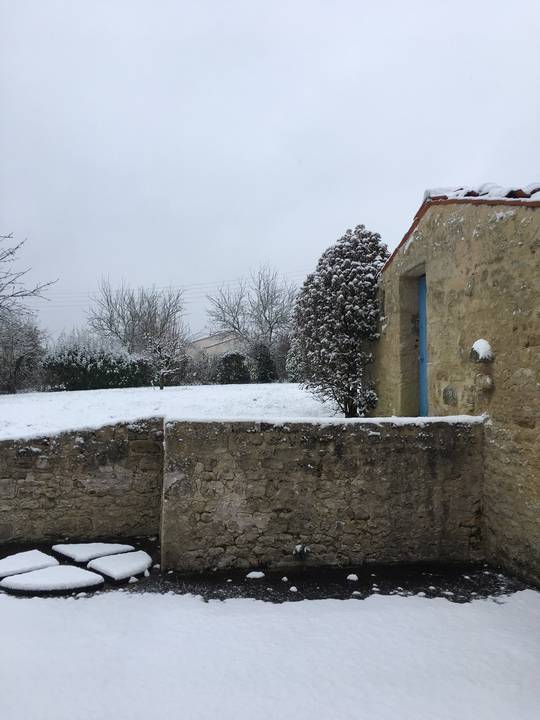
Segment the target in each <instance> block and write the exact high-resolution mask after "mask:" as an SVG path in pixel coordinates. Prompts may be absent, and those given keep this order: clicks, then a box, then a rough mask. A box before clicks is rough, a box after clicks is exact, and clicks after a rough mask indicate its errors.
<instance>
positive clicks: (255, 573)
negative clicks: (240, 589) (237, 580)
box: [246, 570, 264, 580]
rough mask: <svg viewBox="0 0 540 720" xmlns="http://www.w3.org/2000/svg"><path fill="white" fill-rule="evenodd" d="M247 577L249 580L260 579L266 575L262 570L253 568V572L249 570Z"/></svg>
mask: <svg viewBox="0 0 540 720" xmlns="http://www.w3.org/2000/svg"><path fill="white" fill-rule="evenodd" d="M246 577H247V579H248V580H260V579H261V578H263V577H264V573H263V572H261V571H260V570H252V571H251V572H248V574H247V575H246Z"/></svg>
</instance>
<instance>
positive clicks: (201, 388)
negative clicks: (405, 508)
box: [0, 383, 335, 440]
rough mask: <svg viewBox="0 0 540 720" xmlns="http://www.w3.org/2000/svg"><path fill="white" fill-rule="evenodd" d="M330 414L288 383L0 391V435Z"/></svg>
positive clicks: (4, 437) (44, 433)
mask: <svg viewBox="0 0 540 720" xmlns="http://www.w3.org/2000/svg"><path fill="white" fill-rule="evenodd" d="M333 415H335V411H334V409H333V408H332V407H331V406H330V405H324V404H323V403H320V402H319V401H318V400H316V398H314V397H313V395H310V394H309V393H307V392H305V391H304V390H302V389H301V388H300V387H299V386H298V385H295V384H292V383H274V384H271V385H255V384H254V385H186V386H180V387H168V388H165V389H164V390H159V389H156V388H127V389H125V390H85V391H78V392H55V393H51V392H49V393H26V394H20V395H0V440H5V439H9V438H26V437H36V436H39V435H51V434H54V433H58V432H63V431H68V430H75V429H79V430H80V429H83V428H97V427H102V426H103V425H110V424H112V423H116V422H122V421H127V422H131V421H133V420H140V419H141V418H148V417H154V416H164V417H167V418H170V419H173V420H183V419H189V420H192V419H194V420H205V419H209V420H214V419H222V418H229V419H242V418H245V419H249V420H264V419H268V420H282V419H283V418H284V417H286V418H317V417H329V416H330V417H331V416H333Z"/></svg>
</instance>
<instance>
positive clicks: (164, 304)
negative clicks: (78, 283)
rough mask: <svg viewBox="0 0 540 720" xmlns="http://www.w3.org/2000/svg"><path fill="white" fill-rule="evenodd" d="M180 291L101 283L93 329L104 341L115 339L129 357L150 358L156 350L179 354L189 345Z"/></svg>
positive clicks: (92, 317)
mask: <svg viewBox="0 0 540 720" xmlns="http://www.w3.org/2000/svg"><path fill="white" fill-rule="evenodd" d="M183 315H184V299H183V293H182V291H181V290H172V289H171V290H166V291H164V292H161V291H159V290H157V289H156V288H150V289H146V288H137V289H134V288H130V287H127V286H125V285H122V286H121V287H119V288H113V287H112V286H111V283H110V281H109V280H105V279H104V280H102V282H101V285H100V289H99V292H98V294H97V295H96V296H95V297H94V298H93V306H92V308H91V309H90V313H89V318H88V321H89V325H90V327H91V328H92V329H93V330H94V331H95V332H96V333H97V334H98V335H100V336H101V337H104V338H108V339H114V340H116V341H117V342H119V343H120V344H121V345H122V346H123V347H125V348H126V350H127V351H128V352H130V353H140V354H143V355H144V354H148V353H149V352H150V350H151V349H152V348H155V347H156V346H163V347H165V346H166V347H167V349H168V352H173V349H174V348H176V350H177V351H178V352H180V350H181V349H183V347H184V346H185V344H186V342H187V329H186V327H185V325H184V323H183Z"/></svg>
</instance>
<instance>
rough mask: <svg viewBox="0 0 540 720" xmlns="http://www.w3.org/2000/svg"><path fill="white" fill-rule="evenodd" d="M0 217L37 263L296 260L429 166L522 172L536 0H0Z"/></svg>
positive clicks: (82, 278) (66, 297)
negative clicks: (509, 0)
mask: <svg viewBox="0 0 540 720" xmlns="http://www.w3.org/2000/svg"><path fill="white" fill-rule="evenodd" d="M0 8H1V11H0V60H1V67H0V92H1V95H0V101H1V105H2V110H1V112H0V232H1V233H7V232H13V233H14V234H15V236H16V238H17V239H23V238H27V239H28V241H27V245H26V247H25V250H24V253H22V254H21V261H22V263H25V264H27V265H29V266H32V268H33V270H32V276H33V277H36V278H39V279H44V280H48V279H55V278H58V279H59V281H58V283H57V284H56V285H55V286H54V288H53V289H52V290H51V292H50V294H49V296H50V298H51V301H50V302H49V303H42V304H41V306H40V307H41V312H40V315H41V320H42V322H43V324H44V325H45V326H46V327H48V328H49V329H50V330H51V331H53V332H58V331H59V330H61V329H62V328H63V327H65V326H66V327H70V326H73V325H76V324H80V323H82V322H84V319H85V308H86V307H87V304H88V293H90V292H92V291H93V290H94V289H95V288H96V286H97V284H98V282H99V279H100V278H101V277H102V276H109V277H110V279H111V280H112V281H113V282H114V283H120V282H121V281H125V282H127V283H129V284H133V285H145V286H151V285H156V286H159V287H161V286H168V285H172V286H175V287H177V286H181V287H185V288H186V297H187V300H188V308H189V311H190V318H189V320H190V322H191V325H192V329H193V330H195V331H199V330H201V329H202V328H203V327H204V325H205V314H204V304H205V294H206V293H207V292H208V291H210V290H211V289H212V288H213V287H215V286H216V285H217V284H219V283H220V282H222V281H231V280H234V279H235V278H237V277H239V276H240V275H242V274H245V273H247V272H248V271H249V270H250V268H254V267H256V266H258V265H259V264H261V263H270V264H272V265H274V266H276V267H277V268H278V269H279V270H280V271H281V272H282V273H283V274H284V275H286V276H287V277H288V278H289V279H293V280H298V281H301V280H302V279H303V277H304V275H305V274H306V273H307V272H308V271H310V270H311V269H312V268H313V267H314V265H315V263H316V261H317V258H318V257H319V255H320V254H321V252H322V251H323V250H324V249H325V248H326V247H327V246H328V245H330V244H331V243H332V242H333V241H334V240H335V239H336V238H338V237H339V236H340V235H341V234H342V233H343V231H344V230H346V229H347V228H348V227H351V226H354V225H355V224H358V223H363V224H365V225H366V226H367V227H368V228H369V229H371V230H376V231H378V232H380V233H381V235H382V236H383V239H384V240H385V241H386V242H387V244H388V245H389V247H390V248H392V247H394V246H395V245H396V244H397V242H398V241H399V239H400V237H401V236H402V235H403V234H404V233H405V231H406V229H407V227H408V225H409V224H410V221H411V219H412V216H413V215H414V213H415V211H416V210H417V208H418V206H419V205H420V202H421V200H422V193H423V191H424V189H425V188H427V187H431V186H439V185H460V184H463V183H466V184H473V183H480V182H485V181H493V182H498V183H500V184H505V185H509V184H523V183H529V182H532V181H535V180H540V2H539V0H521V1H520V2H519V3H509V2H508V1H507V0H504V1H502V0H501V1H498V0H489V1H486V0H477V2H474V3H473V2H471V1H470V0H468V1H467V2H461V1H460V0H453V1H452V2H446V0H445V1H440V2H437V0H424V1H422V2H421V1H416V2H415V1H414V0H407V1H402V0H400V1H396V2H391V1H385V0H379V2H376V3H373V2H367V1H363V0H355V1H351V2H347V1H345V0H342V1H340V0H334V1H330V0H326V1H323V0H287V1H285V0H283V1H280V0H273V2H260V1H258V0H227V1H226V2H225V1H223V0H213V1H210V0H207V1H201V0H193V1H192V2H182V1H181V0H176V1H175V2H172V1H170V2H167V1H165V0H154V1H152V2H150V1H149V0H145V1H144V2H138V1H136V0H87V1H86V2H83V1H82V0H80V1H75V0H67V1H64V2H60V1H57V0H34V1H31V0H0Z"/></svg>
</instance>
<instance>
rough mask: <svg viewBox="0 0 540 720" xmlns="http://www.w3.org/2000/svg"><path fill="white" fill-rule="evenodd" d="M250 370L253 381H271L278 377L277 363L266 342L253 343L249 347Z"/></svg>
mask: <svg viewBox="0 0 540 720" xmlns="http://www.w3.org/2000/svg"><path fill="white" fill-rule="evenodd" d="M249 372H250V376H251V379H252V381H253V382H256V383H269V382H275V381H276V380H277V379H278V374H277V369H276V363H275V360H274V358H273V356H272V352H271V350H270V348H269V347H268V345H266V344H265V343H262V342H259V343H253V344H252V345H251V347H250V348H249Z"/></svg>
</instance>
